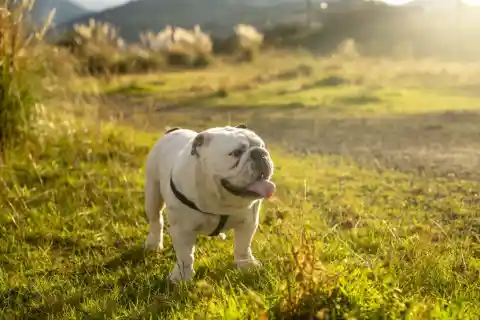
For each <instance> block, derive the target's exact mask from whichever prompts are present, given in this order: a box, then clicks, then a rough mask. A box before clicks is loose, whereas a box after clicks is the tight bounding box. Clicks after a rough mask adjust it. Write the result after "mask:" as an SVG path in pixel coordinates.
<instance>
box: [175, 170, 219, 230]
mask: <svg viewBox="0 0 480 320" xmlns="http://www.w3.org/2000/svg"><path fill="white" fill-rule="evenodd" d="M170 189H172V192H173V194H174V195H175V197H176V198H177V199H178V201H180V202H181V203H183V204H184V205H186V206H187V207H189V208H190V209H192V210H195V211H198V212H201V213H204V214H208V215H210V216H217V215H216V214H213V213H209V212H205V211H202V210H200V209H199V208H198V207H197V205H196V204H195V202H193V201H191V200H189V199H188V198H187V197H186V196H185V195H183V193H181V192H180V191H179V190H178V189H177V187H176V186H175V184H174V183H173V179H172V175H170ZM218 216H219V217H220V220H219V221H218V224H217V227H216V228H215V230H213V232H212V233H210V234H209V236H211V237H216V236H218V235H219V234H220V231H222V229H223V228H224V227H225V224H226V223H227V220H228V216H226V215H218Z"/></svg>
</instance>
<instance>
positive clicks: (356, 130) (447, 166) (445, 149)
mask: <svg viewBox="0 0 480 320" xmlns="http://www.w3.org/2000/svg"><path fill="white" fill-rule="evenodd" d="M106 105H107V108H106V109H105V110H104V112H103V116H107V115H108V116H111V115H112V113H113V114H115V115H116V116H117V117H118V115H119V114H122V115H123V121H125V122H127V123H129V124H132V125H135V126H136V127H141V128H142V129H147V130H154V131H162V130H164V128H166V127H169V126H185V127H189V128H195V129H202V128H205V127H208V126H212V125H225V124H226V123H229V122H230V123H247V124H248V125H249V127H251V128H252V129H254V130H256V131H257V132H258V133H259V134H261V135H262V136H263V137H264V138H265V140H266V141H267V142H273V143H275V144H281V145H282V146H283V147H285V148H287V149H288V150H290V151H291V152H295V153H321V154H334V155H343V156H348V157H352V158H353V159H354V160H356V161H357V162H358V163H360V164H362V165H368V166H371V165H373V166H375V167H377V168H379V169H380V170H381V169H382V168H389V169H397V170H401V171H407V172H414V173H416V174H427V175H434V176H441V177H451V178H455V177H456V178H463V179H474V180H480V113H474V112H455V113H454V112H445V113H435V114H433V113H429V114H414V115H402V116H388V117H380V116H372V117H362V118H348V117H341V116H336V115H328V114H325V113H320V112H318V110H317V111H316V110H310V109H308V110H306V109H304V108H301V107H295V106H292V107H291V108H288V109H285V108H282V109H279V108H274V107H273V108H272V107H269V108H245V107H243V108H240V107H239V108H231V107H229V108H219V107H216V108H206V107H201V108H193V107H175V106H166V105H164V106H162V105H161V104H159V105H158V106H156V107H155V108H153V109H152V108H147V107H146V106H144V105H135V104H131V103H128V102H126V103H118V101H116V102H115V104H114V105H115V108H112V107H111V106H112V105H110V106H108V105H109V104H106ZM106 110H108V111H106Z"/></svg>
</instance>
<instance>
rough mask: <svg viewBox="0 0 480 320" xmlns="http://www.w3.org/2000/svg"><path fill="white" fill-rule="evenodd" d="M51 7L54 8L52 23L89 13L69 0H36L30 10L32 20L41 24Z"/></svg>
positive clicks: (56, 23) (63, 21)
mask: <svg viewBox="0 0 480 320" xmlns="http://www.w3.org/2000/svg"><path fill="white" fill-rule="evenodd" d="M53 8H56V12H55V16H54V19H53V24H54V25H59V24H62V23H65V22H67V21H69V20H72V19H75V18H78V17H80V16H82V15H85V14H88V13H89V11H88V10H87V9H85V8H83V7H82V6H79V5H77V4H76V3H73V2H70V1H69V0H36V1H35V3H34V6H33V8H32V12H31V14H32V20H33V22H34V23H36V24H37V23H38V24H42V23H43V22H44V21H45V19H47V17H48V14H49V13H50V11H51V10H52V9H53Z"/></svg>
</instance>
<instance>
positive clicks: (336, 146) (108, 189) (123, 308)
mask: <svg viewBox="0 0 480 320" xmlns="http://www.w3.org/2000/svg"><path fill="white" fill-rule="evenodd" d="M479 79H480V65H475V64H471V65H466V64H458V63H447V62H438V61H413V60H412V61H405V60H402V61H393V60H387V59H385V60H379V59H376V60H374V59H366V58H361V57H349V56H345V55H339V56H335V57H332V58H328V59H327V58H319V57H313V56H310V55H307V54H305V53H285V52H270V53H265V54H264V55H262V56H260V57H259V58H258V59H257V60H256V61H255V62H254V63H251V64H245V65H238V64H237V65H231V64H228V63H225V62H221V61H218V62H217V63H216V64H215V65H214V66H212V67H210V68H208V69H205V70H195V71H181V70H170V71H168V72H165V71H164V72H161V73H155V74H148V75H126V76H122V77H117V78H114V79H112V80H111V81H109V82H102V81H100V80H98V79H86V78H83V79H75V83H73V84H72V86H74V87H75V88H77V90H78V91H82V92H81V94H82V96H83V97H85V99H84V100H82V101H83V102H80V103H74V102H71V101H70V102H67V101H64V100H62V101H58V99H57V100H52V101H48V102H46V103H48V104H49V105H47V110H48V107H49V106H51V108H52V109H53V106H58V105H61V106H62V108H63V109H62V110H70V111H69V112H68V115H69V116H65V117H60V118H59V117H53V115H51V113H52V112H50V115H48V116H46V118H45V120H43V121H42V122H41V123H40V125H39V128H38V133H37V134H36V137H35V139H32V141H30V142H29V143H27V145H25V146H22V147H21V148H17V149H15V150H12V151H10V152H8V154H6V155H5V160H4V164H3V165H2V166H1V167H0V170H1V171H0V174H1V175H0V177H1V180H0V183H1V187H0V228H1V229H0V230H1V231H0V251H1V254H0V317H1V318H4V319H73V318H86V319H104V318H114V319H137V318H138V319H144V318H153V319H155V318H160V319H477V318H478V315H479V314H480V302H479V301H480V271H479V270H480V245H479V242H480V238H479V234H480V195H479V182H478V181H479V179H480V171H479V168H480V139H479V137H480V80H479ZM80 89H81V90H80ZM87 104H88V106H85V105H87ZM54 110H56V109H54ZM63 112H65V111H62V113H63ZM72 114H73V115H75V116H74V117H72ZM240 122H242V123H247V124H248V125H249V127H250V128H252V129H253V130H255V131H257V132H258V133H259V134H260V135H262V136H263V137H264V139H265V140H266V142H267V144H268V145H269V146H270V148H271V149H272V151H273V156H274V161H275V163H276V166H277V171H276V174H275V176H274V181H275V182H276V184H277V186H278V192H277V194H276V199H274V201H271V202H269V203H266V204H265V205H264V207H263V209H262V214H261V226H260V229H259V231H258V232H257V234H256V236H255V239H254V244H253V251H254V254H255V255H256V257H257V258H259V259H260V260H261V261H262V262H263V265H264V268H262V269H260V270H259V271H258V272H255V273H249V274H242V273H240V272H238V271H237V270H235V269H234V268H233V266H232V262H233V256H232V253H233V241H232V236H231V234H230V232H229V233H227V240H226V241H221V240H219V239H211V238H208V237H201V238H199V239H198V245H197V253H196V271H197V273H196V276H195V281H194V282H193V283H191V284H188V285H185V286H181V287H173V286H172V285H171V284H169V283H168V282H167V280H166V277H167V275H168V272H169V271H170V270H171V268H172V265H173V263H174V252H173V248H172V246H171V242H170V238H169V236H168V233H167V236H166V238H165V240H166V249H165V250H164V251H163V252H160V253H152V254H146V253H145V252H144V251H143V249H142V244H143V241H144V239H145V237H146V235H147V223H146V219H145V216H144V209H143V193H142V191H143V190H142V188H143V164H144V159H145V156H146V154H147V152H148V150H149V148H150V147H151V146H152V145H153V143H154V141H155V139H157V138H158V137H159V136H160V135H161V134H162V132H163V131H164V130H165V129H167V128H168V127H173V126H183V127H188V128H194V129H202V128H207V127H209V126H214V125H226V124H237V123H240Z"/></svg>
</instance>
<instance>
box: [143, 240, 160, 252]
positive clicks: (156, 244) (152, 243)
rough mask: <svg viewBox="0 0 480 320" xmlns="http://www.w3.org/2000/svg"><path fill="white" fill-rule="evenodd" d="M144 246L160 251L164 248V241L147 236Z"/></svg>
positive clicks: (149, 249) (146, 248)
mask: <svg viewBox="0 0 480 320" xmlns="http://www.w3.org/2000/svg"><path fill="white" fill-rule="evenodd" d="M143 247H144V248H145V250H148V251H160V250H163V241H158V240H156V239H151V238H147V240H145V243H144V245H143Z"/></svg>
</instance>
